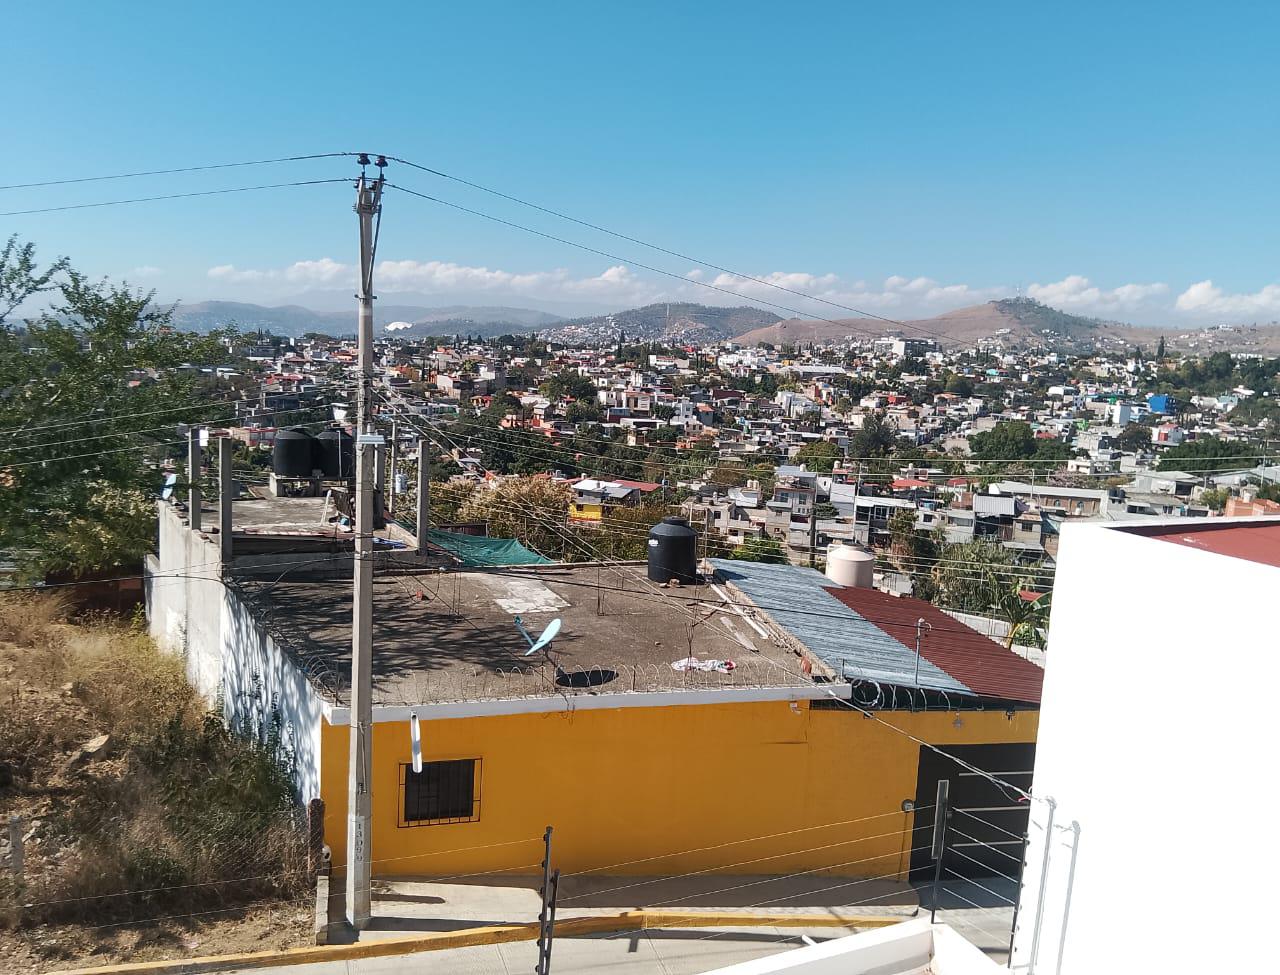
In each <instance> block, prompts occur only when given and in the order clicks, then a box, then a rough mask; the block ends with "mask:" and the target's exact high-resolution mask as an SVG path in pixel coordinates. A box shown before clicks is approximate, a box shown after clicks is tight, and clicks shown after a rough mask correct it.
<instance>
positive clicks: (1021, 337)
mask: <svg viewBox="0 0 1280 975" xmlns="http://www.w3.org/2000/svg"><path fill="white" fill-rule="evenodd" d="M1128 328H1130V327H1129V326H1125V325H1121V324H1119V323H1116V322H1104V321H1102V320H1100V319H1097V318H1085V317H1083V316H1080V315H1072V314H1070V313H1068V312H1064V311H1059V310H1058V309H1056V308H1051V307H1049V306H1048V305H1043V304H1041V303H1040V302H1038V301H1036V300H1034V299H1032V298H1004V299H1001V300H999V301H989V302H987V303H986V304H983V305H971V306H969V307H967V308H957V309H955V310H954V311H949V312H944V313H943V314H941V315H937V316H935V317H933V318H925V319H915V320H911V321H903V322H902V323H896V322H884V321H880V320H878V319H874V318H846V319H839V320H837V321H836V323H834V324H833V323H832V322H827V321H810V320H804V319H797V318H788V319H787V320H785V321H779V322H777V323H776V324H773V325H769V326H766V327H764V328H756V329H752V330H750V331H748V332H743V333H741V334H739V335H737V336H736V337H735V338H734V341H736V342H741V343H742V344H744V345H755V344H756V343H759V342H769V343H772V344H774V345H783V344H795V343H799V342H836V341H841V340H846V339H859V338H868V337H878V336H882V335H900V336H903V337H905V338H911V337H918V338H930V339H934V340H935V341H937V342H938V343H939V344H941V345H944V346H951V345H972V344H974V343H976V342H977V341H979V340H980V339H999V340H1000V341H1001V343H1002V344H1006V345H1009V346H1011V347H1023V346H1027V345H1038V344H1055V343H1061V344H1069V345H1079V344H1082V343H1087V344H1093V343H1094V342H1095V341H1098V340H1104V339H1106V338H1108V337H1110V336H1113V335H1115V336H1117V337H1118V336H1119V333H1120V331H1121V330H1123V329H1128Z"/></svg>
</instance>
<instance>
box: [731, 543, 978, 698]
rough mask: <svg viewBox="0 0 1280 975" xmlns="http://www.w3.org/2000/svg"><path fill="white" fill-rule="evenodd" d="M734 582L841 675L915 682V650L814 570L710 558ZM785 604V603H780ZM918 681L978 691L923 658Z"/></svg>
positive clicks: (935, 686) (966, 691)
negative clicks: (846, 601) (852, 604)
mask: <svg viewBox="0 0 1280 975" xmlns="http://www.w3.org/2000/svg"><path fill="white" fill-rule="evenodd" d="M711 564H712V566H714V567H715V570H716V574H717V575H719V576H720V577H721V578H723V579H726V580H728V581H729V582H732V583H733V584H734V585H735V586H737V587H738V588H739V589H740V590H742V592H744V593H746V595H747V596H748V597H749V598H750V599H751V600H752V602H754V603H756V604H757V605H760V606H763V607H767V610H766V611H767V612H768V614H769V615H770V616H771V617H773V619H774V620H775V621H777V623H778V624H779V625H780V626H782V627H784V628H785V629H787V630H789V631H790V632H791V633H792V634H793V635H794V636H795V637H796V639H797V640H799V641H800V642H801V643H803V644H804V645H805V646H806V647H808V648H809V650H810V651H812V652H813V653H814V655H816V656H817V657H818V658H819V659H820V660H822V662H823V663H825V664H827V665H828V666H829V667H831V668H832V669H833V670H834V671H835V672H836V673H837V674H839V675H841V676H842V677H855V678H862V679H864V680H875V681H881V682H883V683H888V684H899V685H906V686H913V685H914V684H915V672H916V654H915V650H914V649H912V648H908V647H907V646H905V645H903V644H902V643H900V642H898V641H897V640H895V639H894V638H893V637H891V636H889V634H887V633H885V632H884V631H883V630H881V629H880V628H879V627H877V626H876V625H875V624H874V623H873V622H871V621H870V620H868V619H866V618H864V617H863V616H861V615H860V614H858V613H857V612H855V611H854V610H852V609H850V608H849V607H848V606H846V605H844V603H842V602H840V600H838V599H836V598H834V597H833V596H832V595H831V594H830V593H828V592H827V588H828V587H835V586H836V584H835V583H834V582H832V581H831V580H830V579H828V578H827V577H826V576H824V575H823V574H822V573H820V572H818V571H817V570H816V569H810V568H806V567H804V566H799V565H770V564H767V563H764V562H740V561H738V560H736V559H711ZM782 607H785V608H782ZM920 684H921V686H923V687H929V688H932V689H937V690H944V691H953V692H956V693H960V694H973V693H974V692H973V691H972V690H971V689H970V688H969V687H967V686H965V685H964V684H962V683H960V681H958V680H956V679H955V678H954V677H952V676H951V675H950V674H948V673H947V672H946V671H945V670H942V669H941V668H940V667H938V666H936V665H934V664H932V663H930V662H929V661H928V660H925V659H923V658H922V659H921V660H920Z"/></svg>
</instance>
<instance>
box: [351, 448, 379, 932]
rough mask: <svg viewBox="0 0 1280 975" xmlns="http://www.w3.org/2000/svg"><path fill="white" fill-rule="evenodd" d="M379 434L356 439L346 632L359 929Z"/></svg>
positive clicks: (367, 873)
mask: <svg viewBox="0 0 1280 975" xmlns="http://www.w3.org/2000/svg"><path fill="white" fill-rule="evenodd" d="M381 449H382V437H380V436H379V435H378V434H376V433H362V434H360V436H359V438H358V439H357V441H356V451H357V455H356V541H355V592H354V598H353V600H352V602H353V605H354V608H353V611H352V621H351V622H352V631H351V751H350V755H349V757H348V761H347V921H348V922H350V924H351V926H352V927H354V928H356V929H357V930H359V929H360V928H362V927H364V926H365V925H366V924H368V922H369V917H370V914H371V912H372V905H371V902H370V894H369V883H370V878H371V870H370V867H371V847H370V836H369V828H370V820H371V818H372V811H373V803H372V799H371V797H370V794H369V782H370V779H371V778H372V775H371V768H372V765H373V745H372V730H373V490H374V480H375V471H374V467H375V465H376V463H377V459H378V455H379V453H380V451H381Z"/></svg>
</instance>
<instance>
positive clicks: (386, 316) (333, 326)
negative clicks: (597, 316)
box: [173, 301, 560, 337]
mask: <svg viewBox="0 0 1280 975" xmlns="http://www.w3.org/2000/svg"><path fill="white" fill-rule="evenodd" d="M173 317H174V324H176V325H177V326H178V327H179V328H183V329H187V330H188V331H193V332H208V331H210V330H211V329H215V328H221V327H224V326H227V325H236V326H238V327H239V328H240V329H241V330H242V331H257V330H259V329H264V330H266V331H269V332H271V333H272V334H273V335H294V336H296V335H302V334H304V333H306V332H322V333H325V334H327V335H352V334H354V333H355V330H356V308H355V302H354V301H352V303H351V308H350V310H348V311H315V310H313V309H310V308H304V307H302V306H301V305H278V306H274V307H268V306H265V305H253V304H247V303H244V302H236V301H202V302H198V303H196V304H191V305H179V306H178V307H177V308H176V309H175V310H174V316H173ZM558 321H560V319H559V318H557V317H556V316H555V315H549V314H547V313H546V312H541V311H534V310H532V309H529V308H505V307H501V306H471V305H450V306H447V307H443V308H423V307H419V306H416V305H378V304H375V305H374V331H375V332H377V333H380V334H381V333H382V332H383V331H384V329H385V327H386V326H387V325H388V324H390V323H392V322H405V323H408V325H409V326H410V327H409V328H403V329H395V330H393V333H392V334H399V335H405V336H413V335H452V334H457V333H465V334H470V335H477V334H478V335H482V336H485V337H488V336H491V335H503V334H505V333H508V332H509V333H512V334H520V333H525V332H532V331H534V330H536V329H539V328H544V327H546V326H547V325H551V324H554V323H555V322H558Z"/></svg>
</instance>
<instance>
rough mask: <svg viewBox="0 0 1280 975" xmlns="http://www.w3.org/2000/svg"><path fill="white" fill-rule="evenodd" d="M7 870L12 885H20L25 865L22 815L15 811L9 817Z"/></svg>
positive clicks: (24, 873) (23, 877) (23, 876)
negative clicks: (11, 878)
mask: <svg viewBox="0 0 1280 975" xmlns="http://www.w3.org/2000/svg"><path fill="white" fill-rule="evenodd" d="M9 872H10V873H12V874H13V883H14V886H16V887H21V886H22V883H23V880H24V879H25V875H26V867H25V864H24V857H23V853H22V817H21V816H19V815H17V814H16V813H15V814H14V815H12V816H10V817H9Z"/></svg>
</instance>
